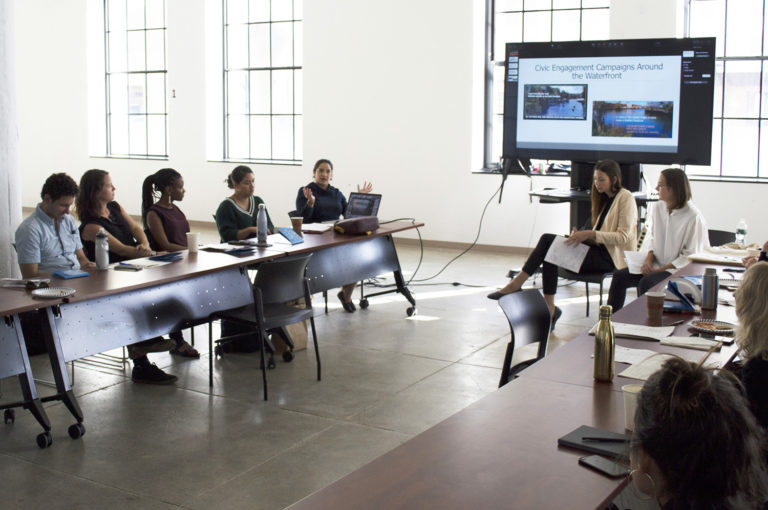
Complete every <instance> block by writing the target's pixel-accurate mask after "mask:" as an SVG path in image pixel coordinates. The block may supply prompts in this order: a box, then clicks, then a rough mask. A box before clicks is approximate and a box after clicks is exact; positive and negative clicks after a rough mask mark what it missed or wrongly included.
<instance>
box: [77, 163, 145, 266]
mask: <svg viewBox="0 0 768 510" xmlns="http://www.w3.org/2000/svg"><path fill="white" fill-rule="evenodd" d="M114 200H115V186H114V185H113V184H112V178H111V177H110V175H109V173H107V172H105V171H104V170H88V171H87V172H85V174H83V177H82V178H81V179H80V194H79V195H78V197H77V203H76V208H77V215H78V216H79V218H80V236H81V237H82V238H83V248H84V250H85V253H86V254H87V255H88V258H90V259H94V258H95V249H94V241H95V240H96V234H98V233H99V230H101V229H102V228H104V230H105V231H106V233H107V238H108V239H109V262H110V263H112V262H120V261H122V260H127V259H135V258H139V257H148V256H149V255H151V254H152V250H150V248H149V241H147V236H145V235H144V231H143V230H142V229H141V227H140V226H139V225H138V224H137V223H136V222H135V221H133V218H131V217H130V215H129V214H128V213H127V212H125V209H123V208H122V206H121V205H120V204H118V203H117V202H115V201H114Z"/></svg>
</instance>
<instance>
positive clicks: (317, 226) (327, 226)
mask: <svg viewBox="0 0 768 510" xmlns="http://www.w3.org/2000/svg"><path fill="white" fill-rule="evenodd" d="M332 228H333V224H332V223H305V224H303V225H302V226H301V231H302V232H307V233H313V234H314V233H322V232H328V231H329V230H331V229H332Z"/></svg>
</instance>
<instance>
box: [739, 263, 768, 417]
mask: <svg viewBox="0 0 768 510" xmlns="http://www.w3.org/2000/svg"><path fill="white" fill-rule="evenodd" d="M734 297H735V299H736V315H737V316H738V318H739V329H738V334H737V335H736V343H737V344H738V345H739V347H741V357H742V359H743V360H744V362H743V365H742V367H741V374H740V375H741V382H742V383H743V384H744V388H745V389H746V390H747V397H748V398H749V403H750V405H751V407H752V411H753V412H754V413H755V417H757V421H758V422H759V423H760V425H762V426H763V428H765V429H768V306H767V305H766V299H768V262H762V261H761V262H755V263H753V264H751V265H750V266H749V269H747V271H746V273H744V278H743V279H742V281H741V285H739V288H738V289H737V290H736V292H735V293H734Z"/></svg>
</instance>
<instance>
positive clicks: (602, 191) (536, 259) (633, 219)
mask: <svg viewBox="0 0 768 510" xmlns="http://www.w3.org/2000/svg"><path fill="white" fill-rule="evenodd" d="M592 227H593V228H592V229H591V230H576V229H574V230H573V232H571V235H570V236H569V237H568V239H567V240H566V241H565V242H566V244H568V245H571V246H575V245H577V244H579V243H585V244H587V245H589V252H587V255H586V257H585V258H584V262H583V263H582V265H581V269H580V270H579V273H610V272H613V271H615V270H616V269H622V268H624V267H626V263H625V262H624V251H625V250H628V251H631V250H635V249H636V243H637V205H636V204H635V199H634V197H633V196H632V193H630V192H629V191H627V190H626V189H624V188H622V187H621V168H620V167H619V164H618V163H616V162H615V161H611V160H604V161H598V162H597V164H595V174H594V179H593V181H592ZM554 239H555V234H544V235H542V236H541V237H540V238H539V242H538V244H537V245H536V248H534V250H533V251H532V252H531V254H530V255H529V256H528V260H527V261H526V263H525V265H524V266H523V270H522V271H520V272H519V273H518V274H517V275H516V276H515V277H514V278H513V279H512V280H511V281H510V282H509V283H508V284H507V285H506V286H504V287H503V288H501V289H500V290H498V291H496V292H492V293H490V294H488V297H489V298H490V299H499V298H500V297H501V296H503V295H504V294H509V293H511V292H517V291H518V290H520V288H521V287H522V286H523V283H525V281H526V280H527V279H528V278H530V276H531V275H532V274H533V273H534V272H535V271H536V269H538V268H539V266H542V274H543V276H542V287H543V291H544V299H545V300H546V301H547V305H549V312H550V314H552V328H553V329H554V327H555V323H556V322H557V319H559V318H560V315H561V314H562V311H561V310H560V308H558V307H557V306H555V292H557V266H556V265H554V264H550V263H549V262H544V257H545V256H546V255H547V251H548V250H549V247H550V246H551V245H552V241H553V240H554Z"/></svg>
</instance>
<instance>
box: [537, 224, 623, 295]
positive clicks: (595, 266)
mask: <svg viewBox="0 0 768 510" xmlns="http://www.w3.org/2000/svg"><path fill="white" fill-rule="evenodd" d="M555 237H556V236H555V234H542V236H541V237H540V238H539V242H538V243H537V244H536V248H534V249H533V251H532V252H531V254H530V255H528V260H526V261H525V265H524V266H523V271H524V272H525V273H527V274H529V275H532V274H533V273H535V272H536V269H538V268H539V266H542V267H541V272H542V278H541V281H542V287H543V291H544V294H547V295H553V294H555V293H556V292H557V266H556V265H554V264H550V263H549V262H544V257H546V256H547V252H548V251H549V247H550V246H552V241H554V240H555ZM615 269H616V266H615V265H614V264H613V260H611V255H610V254H609V253H608V250H606V249H605V246H602V245H600V246H590V247H589V251H588V252H587V256H586V257H584V262H583V263H582V264H581V269H580V270H579V274H584V273H610V272H612V271H614V270H615Z"/></svg>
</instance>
